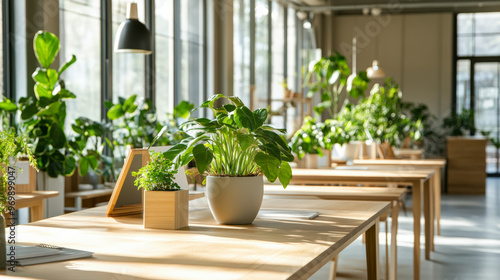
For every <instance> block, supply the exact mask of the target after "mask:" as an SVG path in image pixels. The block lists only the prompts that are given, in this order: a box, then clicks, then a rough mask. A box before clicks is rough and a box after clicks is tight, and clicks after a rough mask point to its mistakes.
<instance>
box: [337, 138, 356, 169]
mask: <svg viewBox="0 0 500 280" xmlns="http://www.w3.org/2000/svg"><path fill="white" fill-rule="evenodd" d="M334 148H335V152H336V154H337V155H338V157H339V159H340V160H345V161H347V163H348V164H350V163H352V160H353V159H354V158H357V157H358V156H359V149H360V142H358V141H354V142H350V143H344V145H342V146H340V145H339V144H335V146H334Z"/></svg>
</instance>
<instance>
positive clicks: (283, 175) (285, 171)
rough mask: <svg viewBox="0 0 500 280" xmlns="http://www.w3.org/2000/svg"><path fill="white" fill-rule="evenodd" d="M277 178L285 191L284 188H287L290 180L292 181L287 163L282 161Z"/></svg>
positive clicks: (290, 170) (290, 169)
mask: <svg viewBox="0 0 500 280" xmlns="http://www.w3.org/2000/svg"><path fill="white" fill-rule="evenodd" d="M278 177H279V179H280V183H281V184H282V185H283V188H284V189H286V186H288V184H289V183H290V180H292V168H291V167H290V164H288V162H286V161H284V162H282V163H281V167H280V173H279V175H278Z"/></svg>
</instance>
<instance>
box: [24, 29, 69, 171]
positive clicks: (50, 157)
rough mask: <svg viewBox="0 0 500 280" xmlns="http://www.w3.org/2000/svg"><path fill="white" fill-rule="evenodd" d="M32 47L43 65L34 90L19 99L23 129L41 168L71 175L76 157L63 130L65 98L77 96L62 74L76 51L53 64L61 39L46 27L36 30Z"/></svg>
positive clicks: (34, 75) (37, 71) (35, 77)
mask: <svg viewBox="0 0 500 280" xmlns="http://www.w3.org/2000/svg"><path fill="white" fill-rule="evenodd" d="M33 48H34V51H35V56H36V58H37V60H38V62H39V64H40V66H39V67H37V69H36V70H35V72H34V73H33V75H32V77H33V80H34V81H35V86H34V93H35V94H34V95H30V96H28V97H23V98H21V99H20V100H19V107H20V110H21V120H22V129H24V130H26V134H27V139H29V141H30V145H31V146H32V152H33V154H34V155H35V158H36V161H37V164H38V168H39V169H40V170H41V171H46V172H47V174H48V175H49V176H50V177H57V176H58V175H70V174H72V173H73V171H74V169H75V165H76V161H75V159H74V157H73V155H72V154H71V153H70V150H69V145H68V141H67V139H66V135H65V133H64V124H65V120H66V103H65V101H64V100H66V99H71V98H75V95H74V94H73V93H71V92H70V91H69V90H68V89H66V88H65V87H64V83H63V82H62V81H61V79H60V77H61V75H62V74H63V73H64V71H65V70H66V69H68V67H69V66H71V64H73V63H74V62H75V61H76V57H75V56H74V55H73V57H72V58H71V60H70V61H68V62H66V63H65V64H63V65H62V66H61V67H60V68H59V69H53V68H50V66H51V65H52V63H53V62H54V58H55V57H56V55H57V53H58V52H59V39H58V38H57V36H56V35H54V34H52V33H50V32H46V31H39V32H37V33H36V35H35V38H34V40H33Z"/></svg>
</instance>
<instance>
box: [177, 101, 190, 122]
mask: <svg viewBox="0 0 500 280" xmlns="http://www.w3.org/2000/svg"><path fill="white" fill-rule="evenodd" d="M193 108H194V104H193V103H190V102H188V101H186V100H182V101H181V102H180V103H179V104H178V105H177V106H175V108H174V117H175V118H183V119H187V118H188V117H189V113H190V112H191V110H193Z"/></svg>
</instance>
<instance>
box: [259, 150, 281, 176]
mask: <svg viewBox="0 0 500 280" xmlns="http://www.w3.org/2000/svg"><path fill="white" fill-rule="evenodd" d="M254 160H255V163H257V165H258V166H259V168H260V170H262V172H263V173H264V175H266V177H267V180H269V182H271V183H272V182H274V181H276V178H278V175H279V165H280V161H279V160H278V159H276V158H275V157H272V156H270V155H268V154H265V153H263V152H258V153H257V155H255V159H254Z"/></svg>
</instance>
